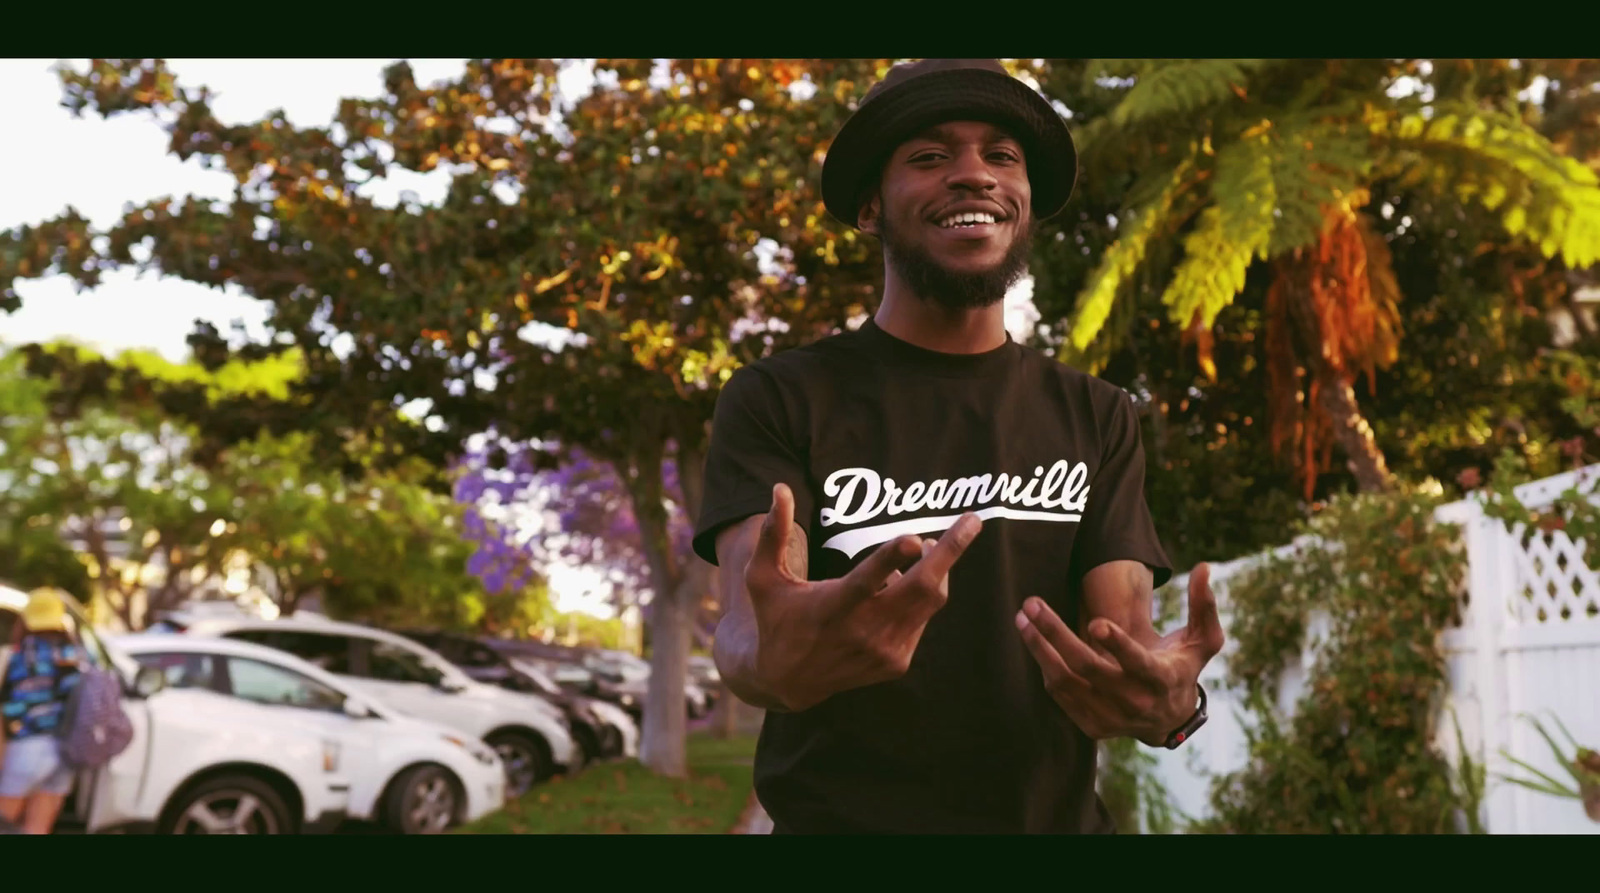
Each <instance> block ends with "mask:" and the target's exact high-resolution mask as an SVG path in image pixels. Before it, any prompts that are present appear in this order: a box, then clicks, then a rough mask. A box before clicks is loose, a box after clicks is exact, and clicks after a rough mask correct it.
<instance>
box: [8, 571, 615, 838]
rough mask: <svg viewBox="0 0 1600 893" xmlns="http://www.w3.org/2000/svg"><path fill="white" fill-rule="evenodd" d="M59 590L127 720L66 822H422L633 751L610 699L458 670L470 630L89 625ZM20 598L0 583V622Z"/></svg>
mask: <svg viewBox="0 0 1600 893" xmlns="http://www.w3.org/2000/svg"><path fill="white" fill-rule="evenodd" d="M65 601H66V603H67V604H66V607H67V612H68V615H69V617H70V618H71V621H70V624H71V626H72V627H73V632H74V633H75V634H76V635H77V636H78V638H79V639H80V640H81V641H82V642H83V644H84V648H85V650H86V652H87V653H88V654H89V656H90V660H91V661H92V662H93V663H94V664H95V665H96V666H99V667H102V668H106V669H110V670H113V671H114V672H116V673H117V674H118V675H119V676H120V677H121V678H122V679H123V680H124V688H125V699H124V708H125V710H126V711H127V713H128V715H129V718H130V721H131V722H132V723H133V726H134V733H135V734H134V738H133V742H132V743H131V744H130V745H129V747H128V748H127V749H126V750H125V751H123V752H122V753H121V754H119V755H118V756H117V757H115V758H114V759H112V760H111V762H110V763H108V764H107V765H105V766H104V767H102V768H100V769H98V770H95V771H92V772H86V773H83V775H82V776H81V777H80V778H79V779H78V783H77V785H76V787H75V790H74V792H73V794H72V795H71V798H70V800H69V803H68V807H67V810H66V811H65V813H64V818H66V819H67V820H69V821H73V820H75V821H76V822H77V823H78V824H81V825H82V826H83V827H84V828H85V830H87V831H89V832H91V833H93V832H101V831H112V830H128V831H139V830H144V831H157V832H163V833H182V834H189V833H209V834H217V833H223V834H261V833H266V834H271V833H296V832H312V831H319V830H330V829H332V828H334V827H336V826H338V825H340V824H342V823H343V822H344V821H346V820H349V819H356V820H360V821H371V822H376V823H380V824H382V825H384V826H386V827H387V828H389V829H392V830H394V831H398V832H401V833H434V832H438V831H441V830H444V829H446V828H448V827H451V826H452V825H456V824H459V823H462V822H469V821H473V820H475V819H477V818H479V817H481V816H483V815H486V814H488V813H489V812H492V811H494V810H496V809H499V808H500V807H501V806H502V805H503V804H504V802H505V800H506V799H507V798H508V797H513V796H517V795H520V794H521V793H523V792H525V791H527V790H528V789H529V788H531V787H532V786H533V785H535V784H538V783H539V782H541V781H543V780H545V779H548V778H550V777H551V776H553V775H555V774H558V773H563V772H571V771H576V770H577V769H579V768H580V767H582V766H583V765H584V764H585V763H587V762H588V761H590V760H593V759H602V758H607V757H611V756H633V755H636V754H637V748H638V728H637V726H636V725H635V724H634V722H633V720H632V719H631V718H630V717H629V716H628V715H627V713H626V712H625V711H624V710H621V709H618V708H617V707H616V706H614V705H612V704H608V703H605V702H604V701H591V700H590V699H586V698H581V697H575V696H573V695H571V694H570V693H568V692H566V691H564V690H563V689H562V688H561V687H560V686H559V685H557V684H556V683H555V681H554V680H551V679H549V678H548V677H546V676H544V674H542V673H541V672H540V671H539V670H538V668H537V667H532V666H517V665H516V662H510V664H509V665H507V666H503V667H502V669H503V670H506V671H507V672H508V673H510V674H513V676H514V678H515V679H517V680H519V681H517V682H516V683H515V684H505V680H496V679H494V678H493V674H492V672H485V668H483V667H474V668H473V672H476V673H478V675H479V676H480V677H484V678H482V679H480V678H474V676H473V673H472V672H469V671H468V670H467V669H465V668H463V667H462V666H461V665H460V664H459V663H457V661H466V662H468V663H471V662H472V661H473V657H474V655H473V654H472V653H471V652H470V651H465V650H462V646H463V645H466V644H468V643H471V640H470V639H467V640H464V641H455V642H448V641H446V640H445V639H444V638H436V639H435V641H436V642H437V643H438V644H440V645H441V646H442V647H444V648H445V649H446V650H449V651H451V652H452V653H451V656H450V657H446V656H445V655H443V654H441V653H439V652H438V651H435V650H433V649H431V648H429V647H427V646H426V645H425V644H424V641H426V640H428V639H429V638H430V637H429V636H427V635H425V634H421V633H418V634H416V635H417V638H411V637H408V636H402V635H399V634H396V633H393V632H389V631H385V630H379V629H374V628H372V627H367V626H361V625H357V624H349V623H339V622H335V621H331V620H327V619H324V618H318V617H300V616H296V617H294V618H291V619H274V620H266V619H260V618H252V617H245V616H234V617H230V616H202V615H201V614H198V613H197V614H193V615H190V616H184V615H170V616H168V617H165V618H163V622H162V623H161V624H159V625H158V626H157V627H156V628H154V629H153V631H149V632H145V633H139V634H133V635H125V636H117V637H104V636H102V635H101V634H99V633H98V632H97V631H96V630H95V629H94V627H93V626H92V625H91V624H90V623H89V621H88V620H87V615H86V612H85V611H84V610H83V608H82V606H81V605H78V604H77V603H76V602H73V601H71V600H70V599H66V600H65ZM26 603H27V596H26V594H24V593H22V592H20V591H18V590H16V589H12V588H8V587H3V586H0V621H9V622H7V623H5V625H6V626H8V627H9V626H10V625H11V623H13V622H15V619H16V616H17V615H18V614H20V613H21V611H22V609H23V607H25V605H26ZM7 638H9V637H7ZM490 653H492V651H491V652H490ZM477 657H478V658H481V657H482V655H481V654H480V655H477ZM451 658H454V659H451ZM508 678H510V677H508Z"/></svg>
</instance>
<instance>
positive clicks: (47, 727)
mask: <svg viewBox="0 0 1600 893" xmlns="http://www.w3.org/2000/svg"><path fill="white" fill-rule="evenodd" d="M82 659H83V651H82V650H81V649H79V648H78V646H76V645H73V644H71V643H70V642H61V643H56V642H52V641H49V640H47V639H43V638H40V637H38V636H31V635H30V636H25V637H24V638H23V640H22V644H21V645H20V646H19V647H18V648H17V650H16V651H14V652H12V654H11V659H10V660H8V661H6V670H5V680H4V682H0V715H3V717H4V721H5V736H6V738H8V739H12V740H15V739H17V738H27V737H30V736H32V735H44V734H54V733H55V730H56V726H57V725H58V724H59V723H60V722H61V711H62V708H63V707H64V706H65V705H66V702H67V695H68V694H70V693H71V692H72V688H73V686H75V685H77V684H78V675H79V667H80V662H81V661H82Z"/></svg>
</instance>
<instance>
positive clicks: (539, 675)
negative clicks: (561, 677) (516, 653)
mask: <svg viewBox="0 0 1600 893" xmlns="http://www.w3.org/2000/svg"><path fill="white" fill-rule="evenodd" d="M511 665H512V666H513V667H515V668H516V670H517V672H518V673H521V674H522V675H523V676H525V677H527V679H528V681H529V682H532V683H533V684H534V685H535V686H536V687H537V688H538V689H539V690H540V691H542V692H544V693H545V694H547V695H559V694H561V686H559V685H557V684H556V683H555V680H553V679H551V678H550V677H549V676H546V675H545V673H544V671H543V670H541V669H539V668H538V667H536V666H534V665H532V664H530V663H527V662H525V661H520V660H513V661H512V662H511Z"/></svg>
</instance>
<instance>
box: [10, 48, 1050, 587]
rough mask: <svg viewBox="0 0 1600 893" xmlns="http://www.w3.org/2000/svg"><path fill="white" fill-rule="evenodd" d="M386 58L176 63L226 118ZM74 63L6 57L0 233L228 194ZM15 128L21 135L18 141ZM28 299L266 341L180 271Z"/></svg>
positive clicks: (127, 275)
mask: <svg viewBox="0 0 1600 893" xmlns="http://www.w3.org/2000/svg"><path fill="white" fill-rule="evenodd" d="M392 61H394V60H387V59H382V60H380V59H292V60H252V59H172V60H168V64H169V65H170V66H171V68H172V70H173V72H174V74H175V75H176V76H177V78H178V82H179V84H180V85H184V86H188V87H195V86H199V85H201V84H204V85H206V86H207V87H210V88H211V90H212V91H213V93H214V94H215V98H214V99H213V101H212V110H213V112H214V113H215V114H216V115H217V117H218V118H220V119H221V120H222V121H223V122H224V123H248V122H253V121H257V120H260V119H261V118H262V117H263V116H265V115H266V114H267V113H268V112H270V111H272V110H273V109H275V108H282V109H283V110H284V112H285V114H286V115H287V116H288V118H289V120H290V121H291V122H293V123H294V124H295V125H298V126H306V125H323V124H327V123H329V122H331V121H332V120H333V116H334V114H335V112H336V111H337V109H338V103H339V100H340V99H342V98H344V97H350V96H371V97H376V96H378V95H380V94H381V93H382V92H383V69H384V68H385V67H386V66H388V65H389V64H391V63H392ZM464 61H465V60H461V59H412V60H410V62H411V67H412V70H413V71H414V72H415V74H416V78H417V81H418V83H419V84H423V85H427V84H430V83H432V82H434V81H437V80H442V79H447V78H452V77H454V76H456V75H457V74H459V73H460V71H461V67H462V64H463V62H464ZM57 64H71V65H73V66H74V67H75V68H77V69H78V70H80V71H82V70H86V69H87V65H88V63H87V61H86V60H70V61H66V62H63V61H62V60H54V59H0V83H3V84H5V85H6V89H5V90H4V91H0V121H5V122H6V130H7V133H8V135H11V137H12V138H10V139H6V140H0V231H3V230H7V229H10V228H12V227H16V226H19V225H23V224H33V223H38V222H40V221H42V220H46V219H49V218H51V217H54V216H56V215H58V214H60V213H61V212H62V211H64V210H65V209H66V208H67V207H68V206H71V207H73V208H76V209H77V211H78V213H80V214H82V215H84V216H85V217H87V218H89V220H90V221H91V222H92V223H93V225H94V226H95V228H97V229H104V228H106V227H109V226H111V225H112V224H114V223H115V222H116V221H117V220H118V219H120V218H121V216H122V214H123V213H124V205H125V204H128V203H143V202H146V201H149V200H151V199H154V198H158V197H161V196H174V197H182V196H185V195H195V196H200V197H205V198H213V199H227V198H230V197H231V196H232V193H233V184H234V181H233V178H232V176H231V175H229V174H228V173H226V172H221V171H207V170H204V169H202V168H201V167H200V165H199V164H198V162H197V161H195V160H194V159H191V160H190V161H188V162H181V161H179V160H177V159H176V158H175V157H173V156H171V155H169V154H167V151H166V149H167V134H166V132H165V131H164V130H163V129H162V128H161V127H160V126H159V125H158V124H157V123H156V122H155V121H154V120H152V119H151V117H150V116H149V115H146V114H124V115H120V116H118V117H115V118H112V119H111V120H102V119H100V118H99V117H97V116H91V115H86V116H85V117H83V118H74V117H73V116H72V115H71V113H70V112H68V111H67V110H66V109H64V108H62V107H61V104H60V103H61V86H60V82H59V80H58V79H57V77H56V75H55V73H54V71H53V68H54V67H55V66H56V65H57ZM593 82H594V75H593V71H592V66H591V64H577V65H573V66H570V67H568V68H567V69H566V71H565V72H564V73H563V75H562V78H561V88H562V92H563V93H564V94H566V95H567V96H569V97H571V96H575V95H581V94H583V93H585V92H587V91H588V90H589V89H590V87H591V85H592V84H593ZM19 137H20V138H19ZM448 176H449V175H448V173H447V172H446V171H444V170H439V171H435V172H434V173H433V174H429V175H422V174H416V173H413V172H409V171H401V172H399V173H397V174H394V175H392V176H390V177H388V178H386V179H385V180H380V181H374V182H372V183H369V184H367V185H366V186H364V187H362V190H361V192H362V194H364V195H369V196H371V197H372V198H373V200H374V201H377V202H380V203H383V204H392V203H394V202H396V201H397V200H398V198H399V196H400V194H401V192H402V191H405V190H410V191H412V192H414V193H416V194H417V196H418V199H419V200H420V201H421V202H423V203H429V204H431V203H434V202H437V201H439V200H440V199H442V197H443V195H444V192H445V190H446V187H447V186H448V180H447V178H448ZM17 291H18V293H19V294H20V295H21V297H22V308H21V309H20V310H18V311H17V312H15V313H12V314H9V315H7V314H3V313H0V342H4V343H11V344H15V343H23V342H31V341H45V340H50V339H53V338H60V337H70V338H73V339H76V340H79V341H81V342H84V343H87V344H89V345H91V346H93V347H96V348H97V349H100V350H105V351H110V352H115V351H119V350H124V349H127V348H130V347H141V348H150V349H155V350H158V351H160V352H161V353H162V354H163V355H165V356H166V357H168V358H169V359H171V360H174V361H178V360H182V359H184V358H185V357H187V356H188V353H189V349H188V345H186V344H185V343H184V338H185V336H187V335H188V333H189V332H190V331H191V330H192V329H193V327H194V321H195V320H196V319H205V320H208V321H209V322H211V323H212V324H213V325H215V326H216V327H217V329H218V330H219V331H221V332H224V333H227V332H230V331H231V329H232V327H233V323H234V322H235V321H236V320H238V321H242V322H243V323H244V324H245V326H246V327H247V331H248V332H249V333H250V334H251V335H252V336H253V337H255V338H264V337H265V332H264V330H263V328H262V322H263V320H264V318H265V316H264V313H263V312H262V309H261V306H260V305H259V304H258V303H257V302H256V301H253V300H251V299H250V298H248V297H246V296H245V295H244V294H242V293H241V292H238V291H237V290H234V289H228V290H217V289H210V288H207V287H205V286H201V285H196V284H194V283H191V282H186V281H184V280H181V279H177V278H175V277H157V276H155V275H153V274H147V275H145V276H143V277H140V276H139V275H138V274H136V273H134V272H132V271H127V270H124V271H118V272H116V273H112V274H109V275H107V276H105V277H104V278H103V279H102V283H101V285H100V286H99V287H98V288H96V289H94V290H92V291H87V292H84V293H82V294H78V293H76V292H75V291H74V287H73V284H72V282H71V280H70V279H68V278H67V277H65V276H57V277H52V278H48V279H35V280H25V281H21V282H18V283H17ZM1032 292H1033V288H1032V282H1031V280H1028V281H1024V282H1023V283H1022V284H1020V285H1019V286H1018V288H1017V289H1016V290H1015V291H1014V292H1013V294H1012V295H1011V296H1010V297H1009V298H1008V300H1007V313H1006V325H1007V327H1008V328H1009V329H1011V331H1012V332H1013V334H1016V335H1019V336H1020V335H1021V334H1022V333H1023V332H1025V331H1026V330H1028V329H1029V328H1031V327H1032V326H1033V325H1034V324H1035V323H1036V322H1037V320H1038V314H1037V313H1036V312H1035V311H1034V308H1033V302H1032V300H1031V295H1032ZM551 583H552V587H553V588H554V589H555V591H556V592H557V593H558V596H559V598H558V607H560V609H562V610H570V609H584V610H595V611H597V612H598V613H601V614H605V613H606V612H605V611H604V609H603V608H602V607H600V601H601V600H602V599H603V597H604V592H603V589H604V588H603V586H602V587H599V588H598V591H596V593H595V594H594V595H586V592H588V591H589V590H590V589H591V588H595V587H597V584H598V580H597V579H595V578H594V577H593V576H592V575H590V574H587V573H584V572H582V571H579V570H576V569H573V570H571V571H568V570H555V571H554V572H553V573H552V579H551Z"/></svg>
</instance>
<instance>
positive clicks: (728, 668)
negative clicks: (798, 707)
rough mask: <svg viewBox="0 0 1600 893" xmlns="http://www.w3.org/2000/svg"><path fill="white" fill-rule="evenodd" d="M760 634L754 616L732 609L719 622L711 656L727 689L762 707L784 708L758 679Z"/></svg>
mask: <svg viewBox="0 0 1600 893" xmlns="http://www.w3.org/2000/svg"><path fill="white" fill-rule="evenodd" d="M759 644H760V636H759V633H758V632H757V631H756V625H755V623H754V620H753V618H750V617H747V616H740V615H738V614H735V613H734V612H732V611H730V612H728V613H727V614H725V615H723V618H722V621H721V622H720V623H718V624H717V631H716V635H715V637H714V638H713V640H712V643H711V659H712V660H713V661H715V662H716V665H717V673H718V674H719V675H720V676H721V677H722V682H723V684H724V685H726V686H728V691H730V692H732V693H733V696H734V697H736V698H738V699H739V700H741V701H743V702H745V703H746V704H749V705H750V706H752V707H759V708H761V709H762V710H775V711H779V712H782V711H783V710H784V709H785V708H784V706H783V702H782V701H780V700H779V699H778V698H777V697H775V696H774V695H773V694H771V693H770V692H768V691H766V690H765V689H764V688H762V687H761V685H760V683H758V682H757V681H756V654H757V652H758V651H759V647H758V646H759Z"/></svg>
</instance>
